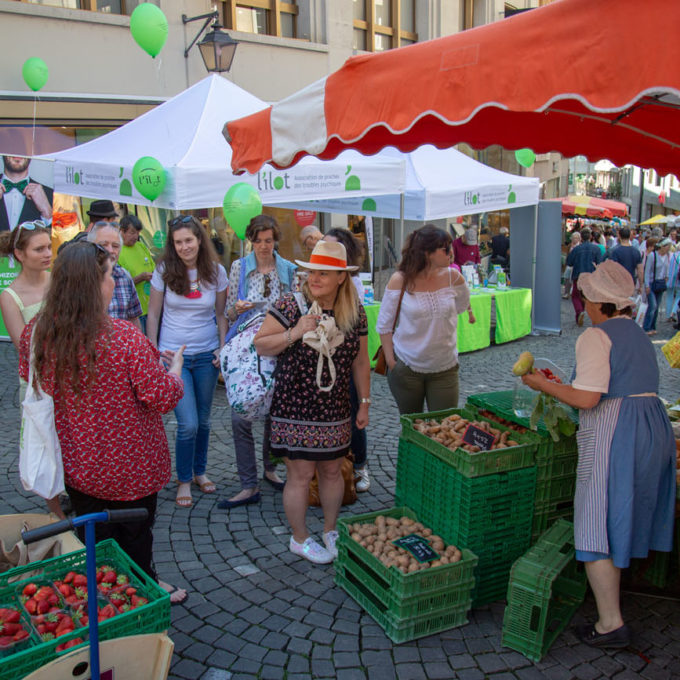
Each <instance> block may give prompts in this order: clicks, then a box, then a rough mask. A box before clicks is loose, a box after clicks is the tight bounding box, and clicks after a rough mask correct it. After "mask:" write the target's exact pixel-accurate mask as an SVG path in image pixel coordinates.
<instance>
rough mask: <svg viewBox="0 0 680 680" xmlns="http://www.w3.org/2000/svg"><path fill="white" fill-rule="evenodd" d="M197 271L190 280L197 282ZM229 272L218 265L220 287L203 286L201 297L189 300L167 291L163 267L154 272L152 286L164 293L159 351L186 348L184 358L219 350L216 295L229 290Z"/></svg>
mask: <svg viewBox="0 0 680 680" xmlns="http://www.w3.org/2000/svg"><path fill="white" fill-rule="evenodd" d="M196 276H197V273H196V270H195V269H189V280H190V281H193V280H195V279H196ZM227 284H228V281H227V272H226V271H225V270H224V267H223V266H222V265H221V264H218V265H217V284H207V283H203V282H202V281H201V282H200V292H201V296H200V297H195V298H190V297H186V296H184V295H177V293H175V292H173V291H171V290H170V288H166V287H165V284H164V283H163V270H162V265H161V266H160V269H159V267H156V269H154V272H153V275H152V276H151V285H152V286H153V288H155V289H156V290H158V291H160V292H161V293H162V292H163V289H165V299H164V300H163V314H162V319H161V332H160V338H159V340H158V349H159V350H160V351H161V352H162V351H164V350H166V349H172V350H175V349H177V348H178V347H181V346H182V345H186V350H185V352H184V353H185V354H186V355H192V354H200V353H201V352H212V351H213V350H215V349H219V344H220V341H219V335H218V332H217V321H216V320H215V294H216V293H217V292H222V291H223V290H226V289H227Z"/></svg>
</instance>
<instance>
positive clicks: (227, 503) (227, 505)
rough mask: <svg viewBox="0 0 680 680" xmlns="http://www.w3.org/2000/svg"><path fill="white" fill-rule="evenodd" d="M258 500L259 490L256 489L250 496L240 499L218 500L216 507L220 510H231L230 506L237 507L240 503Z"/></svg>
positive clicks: (250, 503) (244, 503) (247, 503)
mask: <svg viewBox="0 0 680 680" xmlns="http://www.w3.org/2000/svg"><path fill="white" fill-rule="evenodd" d="M259 502H260V492H259V491H258V492H257V493H254V494H253V495H252V496H248V498H242V499H241V500H240V501H230V500H229V499H226V500H223V501H220V502H219V503H218V504H217V507H218V508H219V509H220V510H231V508H238V507H240V506H241V505H253V504H254V503H259Z"/></svg>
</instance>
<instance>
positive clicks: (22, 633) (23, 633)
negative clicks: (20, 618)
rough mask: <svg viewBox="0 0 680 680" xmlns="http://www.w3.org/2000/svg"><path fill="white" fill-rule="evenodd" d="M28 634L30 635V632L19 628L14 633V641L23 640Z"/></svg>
mask: <svg viewBox="0 0 680 680" xmlns="http://www.w3.org/2000/svg"><path fill="white" fill-rule="evenodd" d="M29 635H30V633H29V632H28V631H27V630H26V629H24V628H21V629H20V630H18V631H17V632H16V633H14V641H15V642H19V640H24V639H25V638H27V637H28V636H29Z"/></svg>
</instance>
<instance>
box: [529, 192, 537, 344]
mask: <svg viewBox="0 0 680 680" xmlns="http://www.w3.org/2000/svg"><path fill="white" fill-rule="evenodd" d="M537 251H538V203H537V204H536V205H535V206H534V243H533V247H532V249H531V253H532V255H531V297H532V299H531V332H532V333H533V331H534V323H535V320H536V299H535V298H536V258H537V257H538V252H537Z"/></svg>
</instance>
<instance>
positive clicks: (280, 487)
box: [262, 475, 286, 491]
mask: <svg viewBox="0 0 680 680" xmlns="http://www.w3.org/2000/svg"><path fill="white" fill-rule="evenodd" d="M262 481H263V482H267V484H269V485H270V486H273V487H274V488H275V489H276V490H277V491H283V487H284V486H286V483H285V482H275V481H274V480H273V479H269V477H267V475H262Z"/></svg>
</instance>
